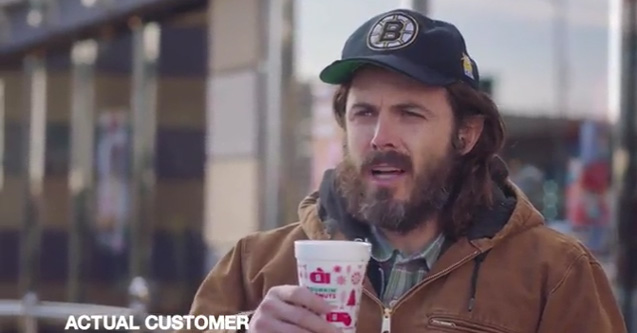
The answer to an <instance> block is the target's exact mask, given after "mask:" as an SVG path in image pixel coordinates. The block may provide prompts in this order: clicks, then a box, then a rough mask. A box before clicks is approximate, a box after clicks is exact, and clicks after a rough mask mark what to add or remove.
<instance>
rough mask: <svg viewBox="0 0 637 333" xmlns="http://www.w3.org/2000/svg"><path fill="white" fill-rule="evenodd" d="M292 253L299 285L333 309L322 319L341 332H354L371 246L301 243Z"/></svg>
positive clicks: (357, 243) (321, 242)
mask: <svg viewBox="0 0 637 333" xmlns="http://www.w3.org/2000/svg"><path fill="white" fill-rule="evenodd" d="M294 254H295V256H296V261H297V271H298V278H299V285H301V286H303V287H307V288H308V289H310V290H311V291H312V292H314V293H315V294H317V295H319V296H321V298H323V299H325V300H326V301H327V302H328V303H329V304H330V305H331V307H332V311H331V312H330V313H328V314H326V315H325V319H326V320H327V321H329V322H330V323H332V324H333V325H335V326H336V327H338V328H340V329H342V330H343V332H355V331H356V323H357V320H358V311H359V309H360V301H361V295H362V293H363V280H364V279H365V272H366V270H367V263H368V262H369V258H370V256H371V244H369V243H366V242H357V241H335V240H324V241H321V240H300V241H295V242H294Z"/></svg>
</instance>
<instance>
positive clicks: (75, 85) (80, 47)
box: [67, 40, 97, 302]
mask: <svg viewBox="0 0 637 333" xmlns="http://www.w3.org/2000/svg"><path fill="white" fill-rule="evenodd" d="M96 58H97V42H96V41H94V40H86V41H80V42H76V43H75V44H74V45H73V47H72V50H71V63H72V82H71V86H72V90H71V96H70V97H71V140H70V146H71V147H70V150H71V152H70V159H71V161H70V167H69V179H68V185H69V192H70V195H71V207H70V208H71V209H70V211H71V227H70V228H69V278H68V284H67V288H68V289H67V290H68V295H67V297H68V300H69V301H71V302H81V301H83V290H82V289H83V288H82V282H83V281H84V280H85V279H86V275H85V269H84V261H85V258H84V256H83V255H82V254H83V253H85V252H84V249H85V248H86V247H85V242H86V240H87V238H86V236H87V233H88V230H89V229H90V228H91V226H92V225H93V224H94V217H95V210H94V201H95V192H94V189H95V187H94V172H93V169H94V167H95V162H94V159H95V158H94V155H95V153H94V147H95V60H96Z"/></svg>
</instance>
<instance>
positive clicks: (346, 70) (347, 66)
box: [319, 54, 458, 86]
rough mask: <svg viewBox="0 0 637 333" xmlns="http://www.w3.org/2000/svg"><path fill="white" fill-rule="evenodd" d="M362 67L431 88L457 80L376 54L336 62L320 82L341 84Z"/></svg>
mask: <svg viewBox="0 0 637 333" xmlns="http://www.w3.org/2000/svg"><path fill="white" fill-rule="evenodd" d="M364 65H374V66H379V67H383V68H386V69H389V70H392V71H395V72H398V73H401V74H403V75H406V76H408V77H411V78H412V79H414V80H416V81H419V82H421V83H424V84H427V85H433V86H447V85H450V84H452V83H454V82H457V81H458V80H457V79H455V78H452V77H448V76H445V75H442V74H440V73H438V72H436V71H433V70H431V69H429V68H427V67H424V66H422V65H418V66H416V65H415V64H413V63H411V62H409V61H406V60H405V59H404V58H398V57H396V56H395V55H392V54H377V55H373V56H367V57H357V58H350V59H345V60H337V61H335V62H333V63H332V64H330V65H329V66H327V67H325V69H323V70H322V71H321V73H320V75H319V78H320V79H321V81H323V82H325V83H329V84H343V83H346V82H348V81H350V80H351V79H352V77H353V76H354V73H355V72H356V70H358V69H359V68H360V67H361V66H364Z"/></svg>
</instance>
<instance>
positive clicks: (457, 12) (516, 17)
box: [294, 0, 609, 117]
mask: <svg viewBox="0 0 637 333" xmlns="http://www.w3.org/2000/svg"><path fill="white" fill-rule="evenodd" d="M552 1H556V0H430V9H429V10H430V16H431V17H433V18H435V19H441V20H445V21H448V22H451V23H453V24H455V25H456V26H457V27H458V29H460V31H461V32H462V33H463V35H464V37H465V40H466V43H467V49H468V53H469V54H470V55H471V57H472V58H474V60H476V62H477V63H478V68H479V69H480V74H481V76H482V77H485V76H491V77H493V78H494V79H495V87H494V97H495V100H496V102H497V103H498V104H499V105H500V107H501V109H506V110H508V111H507V112H510V113H519V114H526V115H529V114H530V115H533V114H547V113H551V112H554V110H555V108H556V105H557V102H556V101H557V98H558V97H559V96H567V106H568V111H567V112H568V114H569V116H571V117H582V116H584V117H587V116H594V117H597V116H600V115H601V116H604V115H605V114H606V113H607V109H608V97H607V91H608V88H607V87H608V67H609V65H608V60H609V57H608V45H609V29H608V21H609V4H608V1H607V0H564V3H565V8H566V11H565V12H566V14H565V18H566V22H567V23H566V24H567V30H566V31H567V38H568V39H567V43H566V45H567V57H568V58H567V59H568V66H567V72H568V73H569V75H568V82H569V87H570V88H569V89H568V90H567V91H566V92H564V91H561V92H559V93H560V95H557V94H558V89H556V84H555V81H556V80H555V75H554V72H555V68H556V66H555V64H554V59H555V56H554V54H555V48H554V47H553V45H554V43H555V39H554V35H555V34H554V33H553V32H554V29H553V23H554V22H555V20H554V17H555V16H554V12H555V11H554V7H553V6H552ZM403 3H404V1H400V0H297V2H296V8H295V10H296V17H295V20H296V21H295V28H294V31H295V33H296V35H295V38H296V48H295V58H296V62H295V68H296V71H297V74H298V75H299V77H300V78H301V79H303V80H318V73H319V72H320V70H321V69H322V68H323V67H325V66H326V65H328V64H329V63H331V62H332V61H334V60H336V59H338V58H339V57H340V52H341V48H342V46H343V43H344V42H345V40H346V39H347V38H348V37H349V35H350V34H351V33H352V32H353V31H354V30H355V29H356V28H357V27H358V26H360V25H361V24H363V23H364V22H365V21H366V20H367V19H369V18H371V17H372V16H374V15H376V14H379V13H382V12H384V11H387V10H391V9H394V8H398V7H400V6H402V5H403Z"/></svg>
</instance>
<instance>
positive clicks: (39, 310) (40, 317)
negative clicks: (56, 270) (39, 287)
mask: <svg viewBox="0 0 637 333" xmlns="http://www.w3.org/2000/svg"><path fill="white" fill-rule="evenodd" d="M128 295H129V299H130V303H129V306H128V307H117V306H108V305H99V304H86V303H66V302H48V301H40V300H39V299H38V296H37V294H36V293H34V292H28V293H26V294H25V296H24V297H23V298H22V299H21V300H3V299H0V319H2V318H15V319H18V321H19V324H20V325H19V326H20V328H21V329H22V331H23V332H24V333H37V332H38V326H39V322H40V321H48V322H50V323H55V324H61V325H65V323H66V321H67V320H68V318H69V317H70V316H82V315H88V316H91V315H103V316H134V317H136V318H139V319H143V317H144V316H145V315H147V314H148V304H149V300H150V292H149V288H148V284H147V283H146V281H145V280H144V279H143V278H141V277H136V278H134V279H133V280H132V282H131V284H130V286H129V288H128ZM155 332H158V331H155Z"/></svg>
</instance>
